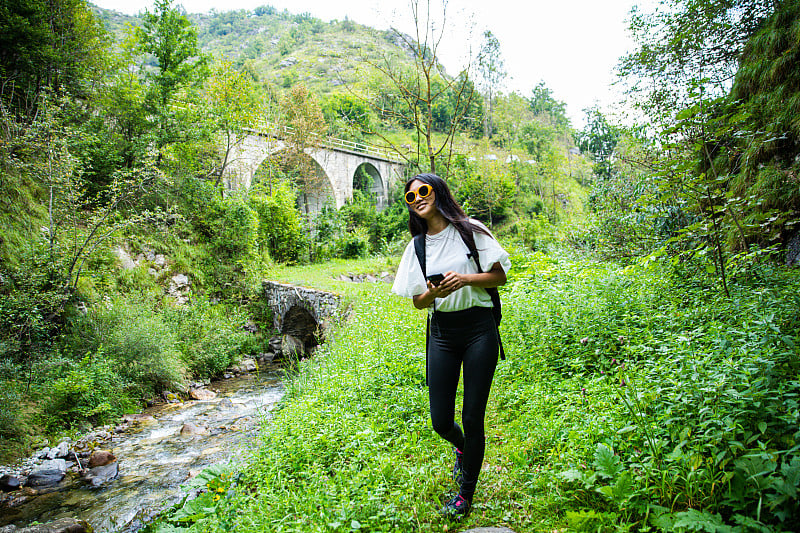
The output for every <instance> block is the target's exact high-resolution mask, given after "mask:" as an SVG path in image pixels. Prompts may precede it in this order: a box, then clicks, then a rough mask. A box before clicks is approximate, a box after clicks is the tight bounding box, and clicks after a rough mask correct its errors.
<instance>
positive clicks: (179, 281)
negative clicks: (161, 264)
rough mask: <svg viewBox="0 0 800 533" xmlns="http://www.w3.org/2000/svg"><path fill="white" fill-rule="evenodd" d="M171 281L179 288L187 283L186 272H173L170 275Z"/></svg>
mask: <svg viewBox="0 0 800 533" xmlns="http://www.w3.org/2000/svg"><path fill="white" fill-rule="evenodd" d="M172 283H174V284H175V287H176V288H181V287H185V286H187V285H189V278H188V277H187V276H186V274H175V275H174V276H172Z"/></svg>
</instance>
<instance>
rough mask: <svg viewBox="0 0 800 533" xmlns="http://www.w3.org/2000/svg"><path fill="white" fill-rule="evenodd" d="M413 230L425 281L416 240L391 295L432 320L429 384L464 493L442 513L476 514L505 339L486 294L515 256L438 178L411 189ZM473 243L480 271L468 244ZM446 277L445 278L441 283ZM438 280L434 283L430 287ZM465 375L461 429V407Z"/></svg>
mask: <svg viewBox="0 0 800 533" xmlns="http://www.w3.org/2000/svg"><path fill="white" fill-rule="evenodd" d="M405 200H406V203H407V204H408V211H409V221H408V228H409V230H410V231H411V235H412V236H414V237H416V236H417V235H424V243H425V244H424V261H425V267H424V268H425V274H426V275H427V277H428V279H427V280H426V278H425V276H423V270H422V266H421V265H420V260H419V259H418V257H417V252H416V250H415V246H414V240H413V239H412V242H410V243H409V244H408V246H407V247H406V250H405V253H404V254H403V258H402V259H401V261H400V266H399V267H398V269H397V276H396V278H395V282H394V285H393V286H392V292H395V293H396V294H399V295H400V296H405V297H410V298H412V299H413V303H414V307H416V308H417V309H426V308H427V309H429V312H430V313H431V315H430V317H431V322H430V339H429V341H428V346H427V358H428V359H427V376H426V377H427V381H428V392H429V399H430V409H431V422H432V424H433V429H434V430H435V431H436V432H437V433H438V434H439V435H440V436H441V437H442V438H444V439H445V440H447V441H448V442H450V443H451V444H452V445H453V446H454V447H455V456H456V459H455V465H454V467H453V476H454V478H455V479H456V482H457V483H458V484H459V491H458V494H456V495H455V496H454V497H453V498H452V499H451V500H450V501H448V502H447V504H446V505H445V506H444V509H442V511H443V512H444V513H446V514H449V515H451V516H454V517H462V516H464V515H466V514H467V513H468V512H469V509H470V507H471V505H472V496H473V494H474V493H475V486H476V485H477V482H478V475H479V474H480V470H481V465H482V463H483V454H484V450H485V437H484V429H483V425H484V417H485V414H486V403H487V401H488V399H489V389H490V388H491V385H492V378H493V377H494V370H495V366H496V365H497V357H498V347H499V337H498V333H497V326H496V324H495V321H494V316H493V314H492V300H491V298H490V296H489V294H488V293H487V292H486V290H485V289H487V288H491V287H498V286H500V285H503V284H505V282H506V272H507V271H508V269H509V268H510V266H511V263H510V261H509V259H508V253H507V252H506V251H505V250H503V248H501V247H500V245H499V244H498V243H497V241H496V240H495V239H494V237H492V235H491V233H489V230H488V229H486V227H485V226H484V225H483V224H481V223H480V222H478V221H476V220H472V219H470V218H468V217H467V215H466V214H465V213H464V210H463V209H462V208H461V207H460V206H459V205H458V203H457V202H456V201H455V199H454V198H453V195H452V194H451V193H450V190H449V189H448V187H447V184H446V183H445V182H444V180H442V179H441V178H439V177H438V176H436V175H435V174H418V175H417V176H414V177H413V178H411V179H410V180H409V181H408V182H407V183H406V185H405ZM470 239H472V240H474V248H473V249H476V250H477V252H478V260H479V261H480V269H479V268H478V266H477V264H476V261H475V258H473V257H472V254H470V248H469V247H468V245H467V244H466V242H469V240H470ZM439 274H441V276H437V275H439ZM431 280H432V281H431ZM462 365H463V368H464V404H463V406H462V412H461V422H462V425H463V430H462V428H461V427H460V426H459V425H458V424H457V423H456V421H455V399H456V390H457V388H458V380H459V376H460V374H461V367H462Z"/></svg>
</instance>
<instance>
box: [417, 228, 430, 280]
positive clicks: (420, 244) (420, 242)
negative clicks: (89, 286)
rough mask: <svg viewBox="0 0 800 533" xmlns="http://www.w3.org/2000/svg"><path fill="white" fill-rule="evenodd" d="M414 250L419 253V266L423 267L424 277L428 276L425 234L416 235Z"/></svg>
mask: <svg viewBox="0 0 800 533" xmlns="http://www.w3.org/2000/svg"><path fill="white" fill-rule="evenodd" d="M414 252H416V254H417V261H419V266H420V268H421V269H422V277H423V278H424V277H426V276H427V273H426V272H425V234H424V233H420V234H419V235H415V236H414Z"/></svg>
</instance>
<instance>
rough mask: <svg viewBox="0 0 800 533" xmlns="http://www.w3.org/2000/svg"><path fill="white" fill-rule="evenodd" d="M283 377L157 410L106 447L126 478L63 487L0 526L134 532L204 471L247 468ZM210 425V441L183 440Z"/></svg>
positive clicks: (247, 378)
mask: <svg viewBox="0 0 800 533" xmlns="http://www.w3.org/2000/svg"><path fill="white" fill-rule="evenodd" d="M281 375H282V371H281V370H279V369H278V368H277V367H275V368H268V369H266V370H262V371H261V372H259V373H251V374H245V375H242V376H239V377H235V378H231V379H227V380H222V381H217V382H213V383H211V385H209V386H208V387H207V388H208V389H210V390H213V391H215V392H216V393H217V396H216V398H214V399H212V400H207V401H195V400H192V401H187V402H184V403H172V404H163V405H158V406H155V407H152V408H150V409H148V410H146V411H145V412H144V414H148V415H152V416H153V418H154V419H155V420H154V421H149V422H142V423H137V424H132V425H131V426H130V427H129V428H128V429H127V430H126V431H124V432H123V433H119V434H115V435H114V437H113V439H112V441H111V442H109V443H108V444H106V445H103V446H102V448H104V449H109V450H110V451H111V452H112V453H113V454H114V455H115V456H116V457H117V458H118V461H119V477H118V478H117V479H114V480H112V481H110V482H109V483H107V484H106V485H104V486H102V487H98V488H92V487H90V486H88V485H86V484H85V483H84V482H82V481H81V480H77V479H73V480H70V479H69V476H68V477H67V479H65V480H64V481H62V483H61V485H60V487H59V490H56V491H54V492H51V493H49V494H43V495H39V496H36V497H33V498H31V499H30V500H29V501H27V502H26V503H24V504H22V505H20V506H18V507H14V508H6V509H3V515H4V516H2V517H0V526H2V525H6V524H14V525H16V526H26V525H28V524H30V523H32V522H34V521H38V522H41V523H46V522H50V521H53V520H57V519H58V518H63V517H72V518H79V519H82V520H86V521H87V522H88V523H89V524H90V525H91V526H92V527H93V528H94V530H95V531H96V532H97V533H106V532H134V531H137V530H138V529H139V528H141V527H143V526H144V524H145V523H146V522H147V521H148V520H149V519H150V518H151V517H153V515H154V514H156V513H157V512H158V511H160V510H163V509H164V508H166V507H168V506H170V505H173V504H175V503H177V502H178V501H180V500H181V499H182V498H183V496H184V495H185V494H184V492H183V491H182V490H181V485H182V484H183V483H184V482H186V481H187V479H189V478H190V477H192V476H194V475H196V474H197V473H198V472H200V471H201V470H202V469H203V468H205V467H208V466H210V465H212V464H217V463H221V462H225V461H236V462H240V461H242V460H243V459H244V458H246V457H247V455H248V453H249V450H251V449H252V448H253V447H254V446H255V445H256V443H255V439H256V437H257V433H258V428H259V422H260V419H261V418H262V417H263V416H265V415H268V413H269V411H270V410H271V409H272V407H273V406H274V405H275V404H276V403H277V402H278V401H279V400H280V399H281V396H282V395H283V385H282V382H281ZM186 422H191V423H193V424H203V423H205V424H207V425H208V430H209V433H208V434H207V435H194V436H182V435H181V434H180V432H181V427H182V426H183V424H184V423H186Z"/></svg>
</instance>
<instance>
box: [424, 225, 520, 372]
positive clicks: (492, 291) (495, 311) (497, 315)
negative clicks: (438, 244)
mask: <svg viewBox="0 0 800 533" xmlns="http://www.w3.org/2000/svg"><path fill="white" fill-rule="evenodd" d="M456 229H457V230H458V233H459V235H461V240H463V241H464V244H465V245H467V249H469V253H468V254H467V259H473V260H474V261H475V266H477V267H478V272H480V273H483V269H482V268H481V262H480V256H479V255H478V248H477V247H476V246H475V237H474V236H473V235H472V231H470V230H467V231H462V230H461V228H459V227H458V226H456ZM414 252H415V253H416V254H417V261H419V266H420V268H421V269H422V277H423V278H426V279H427V273H426V270H425V234H424V233H420V234H419V235H415V236H414ZM484 290H485V291H486V292H487V293H489V297H490V298H491V299H492V315H493V316H494V323H495V326H496V327H497V343H498V345H499V347H500V359H503V360H505V358H506V352H505V350H503V341H502V339H500V320H501V319H502V318H503V310H502V308H501V304H500V292H499V291H498V290H497V287H491V288H489V289H484ZM430 330H431V319H430V315H428V321H427V324H426V327H425V362H426V366H427V360H428V339H429V337H430ZM427 375H428V370H427V368H426V369H425V376H426V377H427Z"/></svg>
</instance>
